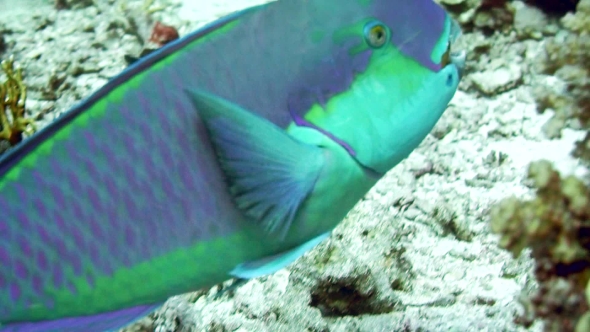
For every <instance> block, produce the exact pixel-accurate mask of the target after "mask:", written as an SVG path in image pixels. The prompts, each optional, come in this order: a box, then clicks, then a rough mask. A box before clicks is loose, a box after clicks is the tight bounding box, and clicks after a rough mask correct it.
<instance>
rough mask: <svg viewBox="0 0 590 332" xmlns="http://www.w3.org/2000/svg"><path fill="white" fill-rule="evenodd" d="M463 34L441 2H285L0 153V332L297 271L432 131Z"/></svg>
mask: <svg viewBox="0 0 590 332" xmlns="http://www.w3.org/2000/svg"><path fill="white" fill-rule="evenodd" d="M458 33H460V28H459V26H458V25H457V23H456V22H455V21H454V20H453V19H452V18H451V17H450V16H449V15H448V14H447V13H446V12H445V11H444V10H443V9H442V8H441V7H440V6H439V5H437V4H435V3H434V2H433V1H431V0H414V1H405V0H300V1H299V0H279V1H275V2H271V3H267V4H263V5H259V6H254V7H250V8H247V9H244V10H241V11H239V12H236V13H233V14H229V15H228V16H225V17H223V18H220V19H218V20H216V21H214V22H212V23H210V24H208V25H206V26H204V27H202V28H200V29H198V30H196V31H194V32H192V33H189V34H187V35H185V36H183V37H181V38H179V39H177V40H175V41H172V42H170V43H168V44H166V45H164V46H163V47H162V48H160V49H158V50H156V51H154V52H153V53H150V54H149V55H147V56H145V57H142V58H141V59H139V60H138V61H136V62H135V63H133V64H132V65H130V66H129V67H127V68H126V69H125V70H123V71H122V72H121V73H120V74H119V75H117V76H115V77H114V78H112V79H111V80H110V81H109V82H108V83H107V84H106V85H105V86H103V87H102V88H100V89H98V90H97V91H96V92H94V93H93V94H91V95H90V96H89V97H87V98H86V99H84V100H83V101H81V102H80V103H79V104H77V105H75V106H74V107H73V108H71V109H70V110H68V111H67V112H65V113H64V114H63V115H62V116H60V117H59V118H58V119H56V120H55V121H54V122H52V123H51V124H49V125H48V126H46V127H44V128H43V129H42V130H40V131H38V132H37V133H36V134H34V135H32V136H31V137H29V138H28V139H26V140H24V141H23V142H21V143H20V144H19V145H17V146H15V147H14V148H12V149H11V150H9V151H8V152H6V153H5V154H4V155H2V156H1V157H0V324H1V327H0V331H2V332H14V331H26V332H34V331H44V332H46V331H60V332H64V331H85V332H94V331H112V330H116V329H119V328H121V327H123V326H126V325H127V324H129V323H132V322H134V321H135V320H137V319H139V318H141V317H143V316H145V315H147V314H149V313H150V312H153V311H154V310H156V309H157V308H158V307H160V306H161V305H162V304H163V303H164V302H165V301H166V299H167V298H169V297H171V296H174V295H177V294H183V293H187V292H191V291H195V290H198V289H202V288H205V287H210V286H212V285H215V284H218V283H220V282H222V281H224V280H227V279H230V278H237V279H240V280H242V279H252V278H257V277H260V276H263V275H268V274H272V273H274V272H276V271H278V270H280V269H282V268H284V267H286V266H288V265H289V264H291V263H292V262H294V261H295V260H297V259H298V258H299V257H301V256H302V255H303V254H305V253H306V252H307V251H309V250H311V249H312V248H313V247H315V246H316V245H318V244H319V243H321V242H322V241H323V240H325V239H326V238H328V237H329V236H330V233H331V231H332V230H333V229H334V228H335V227H336V226H337V225H338V224H339V223H340V222H341V221H342V220H343V219H344V218H345V216H346V214H347V213H348V212H349V211H350V210H351V209H352V208H353V207H354V205H355V204H356V203H357V202H358V201H359V200H361V199H362V197H363V196H364V195H365V194H366V193H367V192H368V191H369V190H370V189H371V188H372V187H373V186H374V185H375V184H376V183H377V181H378V180H379V179H380V178H382V177H383V176H384V174H385V173H387V172H388V171H389V170H390V169H392V168H393V167H394V166H395V165H397V164H398V163H399V162H401V161H402V160H403V159H404V158H406V157H407V156H408V155H409V154H410V153H411V152H412V151H413V150H414V149H415V148H416V147H417V146H418V145H419V144H420V142H421V141H422V140H423V139H424V138H425V137H426V136H427V135H428V133H429V132H430V131H431V130H432V128H433V126H434V125H435V124H436V122H437V121H438V119H439V118H440V117H441V115H442V114H443V112H444V110H445V109H446V108H447V105H448V103H449V102H450V100H451V99H452V97H453V95H454V94H455V92H456V90H457V88H458V84H459V82H460V80H461V77H462V69H463V67H464V61H465V53H464V52H456V51H454V50H452V47H451V45H452V43H453V42H454V40H455V39H456V37H457V35H458Z"/></svg>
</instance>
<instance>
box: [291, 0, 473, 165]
mask: <svg viewBox="0 0 590 332" xmlns="http://www.w3.org/2000/svg"><path fill="white" fill-rule="evenodd" d="M310 2H311V1H310ZM327 2H329V3H333V1H327ZM327 2H323V4H321V5H320V4H319V1H318V2H317V3H318V4H317V5H316V6H317V7H318V12H322V9H323V8H325V7H326V6H327V5H326V3H327ZM320 7H321V8H320ZM332 9H333V10H340V11H341V12H342V15H340V13H338V15H336V14H334V15H333V17H338V19H329V20H328V21H329V23H322V24H324V25H325V27H324V30H323V31H330V33H329V34H328V37H327V38H324V42H327V43H328V44H330V45H331V46H330V48H331V52H332V53H331V56H330V58H329V60H326V59H323V61H322V62H321V65H318V66H317V67H316V68H315V69H314V71H315V73H316V74H315V78H316V79H315V81H313V80H311V81H312V82H314V84H316V83H317V86H313V89H314V90H315V91H317V90H320V91H321V93H322V94H323V100H319V99H316V100H315V101H314V102H313V103H310V104H311V106H309V105H308V107H306V108H305V112H292V115H293V117H294V119H295V124H297V125H304V126H309V127H313V128H316V129H318V130H320V131H322V132H323V133H325V134H326V135H328V136H330V137H331V138H332V139H333V140H335V141H337V142H338V143H339V144H341V145H342V146H343V147H345V148H346V149H347V150H348V151H349V152H350V154H351V155H352V156H353V157H354V158H355V159H356V160H357V161H358V162H359V163H360V164H362V165H363V166H365V167H367V168H369V169H372V170H374V171H376V172H378V173H380V174H383V173H385V172H387V171H388V170H389V169H391V168H392V167H394V166H395V165H396V164H397V163H399V162H400V161H401V160H402V159H404V158H406V157H407V156H408V154H409V153H410V152H411V151H412V150H414V149H415V148H416V147H417V146H418V144H420V142H421V141H422V140H423V139H424V138H425V137H426V135H427V134H428V133H429V132H430V131H431V129H432V128H433V126H434V125H435V123H436V122H437V121H438V119H439V118H440V116H441V115H442V113H443V112H444V110H445V109H446V107H447V104H448V103H449V101H450V100H451V98H452V97H453V95H454V93H455V91H456V90H457V86H458V84H459V81H460V78H461V70H462V67H463V64H464V54H451V52H450V45H451V43H452V42H453V40H454V39H455V38H456V37H457V35H458V34H459V32H460V30H459V27H458V25H457V24H456V23H455V22H454V21H453V20H452V19H451V18H450V17H449V16H448V14H447V13H446V12H445V11H444V10H443V9H442V8H441V7H439V6H438V5H437V4H435V3H433V2H432V1H431V0H414V1H406V0H340V1H338V5H335V6H332ZM328 24H329V27H328V26H326V25H328ZM326 39H328V40H326ZM334 72H336V74H337V75H339V76H340V77H338V80H340V81H342V82H344V84H346V86H336V85H338V84H337V83H336V79H334V78H332V77H334V76H335V75H334ZM320 76H321V77H320ZM307 81H308V82H309V81H310V80H307ZM308 88H309V87H308ZM326 91H327V92H326Z"/></svg>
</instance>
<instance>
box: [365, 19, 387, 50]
mask: <svg viewBox="0 0 590 332" xmlns="http://www.w3.org/2000/svg"><path fill="white" fill-rule="evenodd" d="M388 39H389V30H388V29H387V27H386V26H385V25H384V24H383V23H381V22H370V23H368V24H367V25H366V26H365V40H366V41H367V44H369V46H371V47H372V48H380V47H382V46H383V45H385V43H387V40H388Z"/></svg>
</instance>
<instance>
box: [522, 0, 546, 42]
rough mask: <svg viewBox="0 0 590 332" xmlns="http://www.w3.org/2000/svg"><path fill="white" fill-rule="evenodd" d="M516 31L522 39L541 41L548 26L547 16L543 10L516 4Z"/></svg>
mask: <svg viewBox="0 0 590 332" xmlns="http://www.w3.org/2000/svg"><path fill="white" fill-rule="evenodd" d="M514 8H515V13H514V29H515V30H516V32H517V34H518V36H519V37H521V38H533V39H541V38H542V37H543V30H544V29H545V27H546V26H547V25H548V20H547V16H546V15H545V13H543V11H541V9H539V8H537V7H532V6H528V5H526V4H523V3H520V2H515V4H514Z"/></svg>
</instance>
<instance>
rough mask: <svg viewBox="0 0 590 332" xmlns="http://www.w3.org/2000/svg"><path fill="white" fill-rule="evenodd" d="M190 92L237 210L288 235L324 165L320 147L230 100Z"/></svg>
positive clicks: (270, 230)
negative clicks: (295, 136) (296, 136)
mask: <svg viewBox="0 0 590 332" xmlns="http://www.w3.org/2000/svg"><path fill="white" fill-rule="evenodd" d="M186 92H187V94H188V95H189V96H190V98H191V100H192V102H193V105H194V106H195V108H196V109H197V111H198V112H199V114H200V115H201V118H202V119H203V121H204V123H205V126H206V128H207V130H208V132H209V135H210V138H211V141H212V143H213V146H214V149H215V151H216V153H217V156H218V159H219V162H220V165H221V168H222V169H223V171H224V173H225V176H226V180H227V182H228V184H229V188H230V193H231V194H232V196H233V198H234V201H235V202H236V205H237V206H238V208H239V209H240V210H241V211H243V212H244V214H245V215H246V216H247V217H249V218H252V219H253V220H255V221H256V222H258V223H259V224H260V225H262V227H263V228H264V229H265V231H267V232H269V233H270V234H276V235H278V236H279V237H280V238H284V236H285V234H286V233H287V231H288V230H289V227H290V225H291V223H292V222H293V219H294V218H295V215H296V213H297V211H298V209H299V207H300V206H301V204H302V203H303V202H304V201H305V199H306V198H307V196H308V195H309V194H310V193H311V191H312V190H313V187H314V185H315V182H316V180H317V178H318V175H319V173H320V171H321V169H322V166H323V164H324V154H323V152H322V150H321V148H319V147H317V146H312V145H309V144H305V143H303V142H300V141H298V140H296V139H295V138H293V137H291V136H290V135H288V134H287V133H286V132H285V131H284V130H283V129H281V128H279V127H278V126H276V125H275V124H273V123H271V122H270V121H268V120H266V119H264V118H262V117H260V116H258V115H256V114H254V113H252V112H249V111H247V110H245V109H243V108H241V107H240V106H238V105H236V104H233V103H231V102H229V101H227V100H224V99H221V98H219V97H217V96H214V95H211V94H209V93H206V92H203V91H195V90H186Z"/></svg>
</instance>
